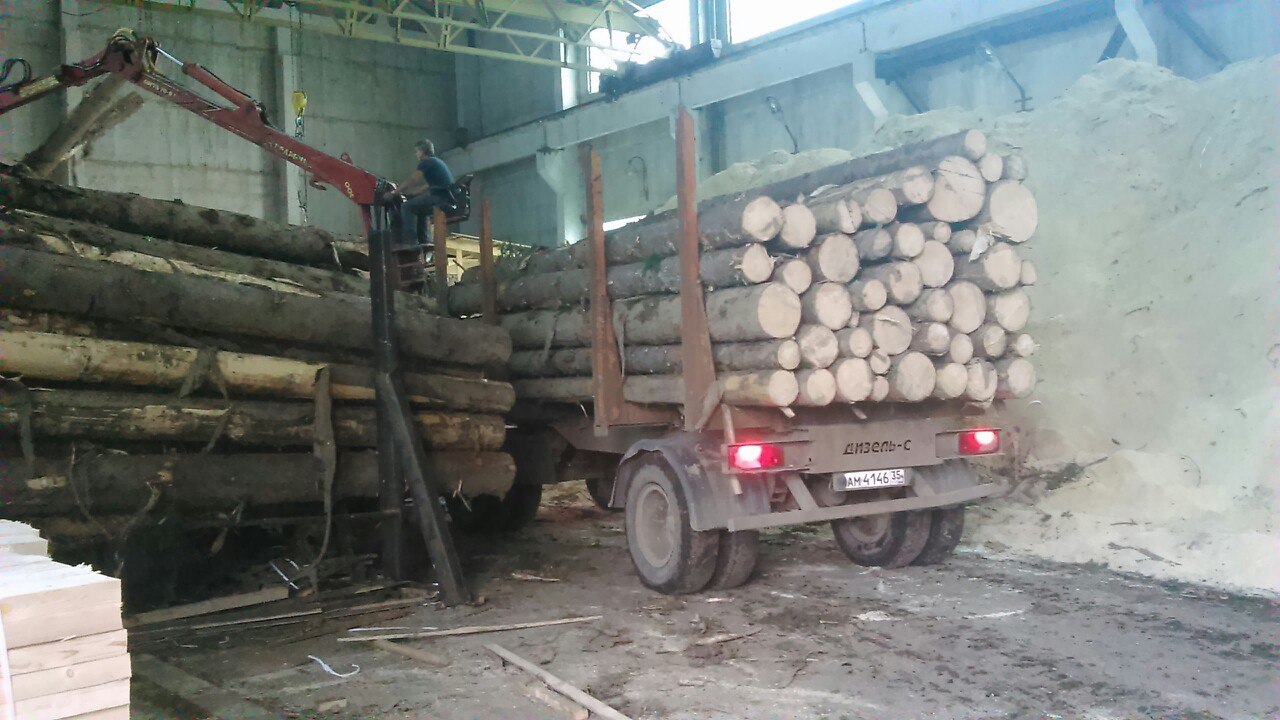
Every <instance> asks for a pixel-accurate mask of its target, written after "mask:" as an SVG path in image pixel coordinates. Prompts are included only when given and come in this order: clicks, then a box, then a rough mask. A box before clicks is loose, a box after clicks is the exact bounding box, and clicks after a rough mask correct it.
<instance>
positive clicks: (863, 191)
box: [449, 131, 1037, 592]
mask: <svg viewBox="0 0 1280 720" xmlns="http://www.w3.org/2000/svg"><path fill="white" fill-rule="evenodd" d="M683 162H684V161H682V163H683ZM588 176H589V177H590V167H589V166H588ZM1025 177H1026V163H1025V162H1024V161H1023V159H1022V158H1021V157H1020V156H1018V155H1016V154H1015V155H1008V156H1001V155H997V154H994V153H991V152H989V151H988V149H987V142H986V138H985V136H984V135H983V134H982V133H981V132H978V131H968V132H962V133H958V134H955V135H951V136H947V137H944V138H940V139H937V140H934V141H930V142H926V143H921V144H917V145H911V146H907V147H903V148H900V149H897V150H893V151H889V152H885V153H880V154H877V155H872V156H868V157H864V158H859V159H855V160H852V161H850V162H847V163H842V164H839V165H834V166H831V167H828V168H824V169H821V170H817V171H813V172H810V173H808V174H806V175H801V176H798V177H794V178H790V179H788V180H784V181H781V182H777V183H774V184H772V185H767V186H764V187H760V188H756V189H753V190H749V191H745V192H741V193H738V194H735V195H729V196H722V197H717V198H711V199H707V200H704V201H703V202H702V203H701V204H698V205H697V206H696V216H694V214H693V213H692V212H689V211H691V210H692V208H693V202H694V201H693V200H692V197H693V195H692V191H691V190H689V189H688V188H682V193H681V198H680V200H681V207H680V208H679V209H677V210H674V211H671V212H666V213H659V214H655V215H652V216H649V217H647V218H645V219H643V220H640V221H638V222H636V223H633V224H631V225H627V226H625V227H623V228H620V229H617V230H614V231H612V232H610V233H608V234H603V233H598V235H599V237H598V238H597V239H596V241H595V242H592V241H591V238H589V239H588V240H585V241H582V242H579V243H575V244H572V245H568V246H565V247H559V248H554V249H549V250H544V251H540V252H537V253H535V254H533V255H532V256H530V257H528V258H527V259H526V260H524V261H522V263H521V265H520V266H519V267H518V268H517V269H515V270H514V271H512V270H511V269H510V268H509V269H508V271H507V272H505V273H503V277H502V279H501V280H500V281H498V288H497V308H498V312H499V313H500V314H501V316H500V318H499V319H498V322H499V324H500V325H501V326H502V327H503V328H505V329H506V330H507V331H508V332H509V333H510V334H511V338H512V342H513V346H514V352H513V353H512V356H511V362H510V373H511V376H512V378H513V380H512V382H513V385H514V386H515V389H516V394H517V397H518V400H519V403H518V406H517V414H516V416H515V417H516V418H517V420H524V421H525V422H524V423H518V429H517V431H516V433H515V435H514V437H513V439H514V440H516V441H517V442H516V443H514V445H515V446H520V445H521V442H519V441H520V440H521V439H522V438H523V439H524V443H523V445H524V449H523V450H516V451H515V454H516V457H517V461H518V463H520V464H521V465H522V469H523V466H524V465H527V466H528V467H529V468H531V469H536V470H537V472H539V473H541V475H540V478H541V479H540V480H539V481H543V482H546V481H555V480H562V479H570V478H571V477H580V476H586V477H588V479H589V481H590V485H591V487H592V488H593V491H594V494H595V496H596V498H597V500H598V502H600V503H601V504H603V505H606V506H611V507H615V508H623V507H625V508H626V509H627V513H628V514H627V524H628V537H629V538H630V540H631V543H630V544H631V551H632V556H633V560H634V561H635V563H636V566H637V569H638V570H639V572H640V575H641V577H642V579H644V581H645V582H646V583H647V584H649V585H651V586H653V587H655V588H657V589H660V590H664V591H669V592H689V591H696V590H701V589H703V588H705V587H726V586H730V585H733V584H737V583H740V582H742V581H744V580H745V579H746V577H747V576H748V575H749V574H750V570H751V567H752V566H754V558H755V543H756V540H757V539H756V533H755V531H756V530H757V529H758V528H761V527H768V526H773V525H780V524H788V523H792V522H814V521H821V520H831V521H834V524H835V527H836V536H837V539H838V540H839V541H840V544H841V547H842V548H844V550H845V551H846V553H847V554H849V556H850V557H851V558H852V559H854V560H855V561H857V562H861V563H865V564H870V565H889V566H893V565H902V564H907V563H910V562H931V561H936V560H938V559H940V558H941V557H943V556H945V555H946V554H947V553H949V552H950V550H951V549H952V548H954V546H955V543H956V542H958V540H959V534H960V527H961V526H962V522H963V509H962V508H961V506H960V504H961V503H963V502H968V501H970V500H974V499H977V498H978V497H982V496H984V495H987V494H990V492H992V491H993V490H994V487H993V486H991V485H988V484H981V483H979V482H978V481H977V480H975V479H974V477H973V474H972V473H971V472H969V470H968V466H967V463H965V462H964V461H962V460H959V459H958V458H963V457H966V456H971V455H987V454H993V453H996V452H999V451H1000V445H1001V439H1002V436H1003V434H1004V433H1003V430H1002V429H1001V427H1000V422H999V415H998V412H997V410H998V408H999V405H1000V402H1001V401H1002V400H1005V399H1009V398H1024V397H1027V396H1028V395H1030V394H1031V393H1032V391H1033V390H1034V387H1035V382H1036V373H1035V367H1034V365H1033V364H1032V360H1031V359H1030V358H1031V356H1032V354H1033V353H1034V351H1035V347H1036V344H1035V341H1034V340H1033V339H1032V338H1031V337H1030V336H1029V335H1027V334H1026V333H1025V332H1024V330H1025V327H1026V324H1027V320H1028V316H1029V313H1030V299H1029V297H1028V293H1027V290H1026V288H1027V286H1030V285H1032V284H1034V283H1035V280H1036V271H1035V267H1034V266H1033V265H1032V264H1031V262H1030V261H1029V260H1026V259H1024V258H1023V257H1021V254H1020V253H1019V248H1020V247H1021V246H1022V244H1023V243H1025V242H1026V241H1027V240H1028V239H1030V238H1031V236H1032V235H1033V234H1034V232H1035V228H1036V222H1037V209H1036V202H1035V198H1034V197H1033V196H1032V194H1031V192H1030V191H1029V190H1028V189H1027V188H1026V186H1025V185H1023V183H1022V181H1023V180H1024V179H1025ZM604 191H605V192H607V186H606V187H605V188H604ZM589 197H590V196H589ZM588 205H589V207H590V206H591V202H590V200H589V202H588ZM682 210H684V211H686V217H687V218H690V219H692V218H694V217H696V230H690V229H689V228H688V226H689V225H691V224H694V223H692V222H691V220H690V219H685V220H682V218H681V212H682ZM598 220H599V218H598V217H596V218H593V222H598ZM686 231H689V232H692V233H693V234H692V235H684V234H683V233H686ZM682 237H689V240H687V241H685V242H688V243H691V244H692V243H694V242H696V253H695V254H694V255H693V256H685V257H682V255H681V244H682ZM601 256H602V258H603V261H604V262H603V263H598V262H595V263H593V260H596V259H597V258H598V257H601ZM690 258H692V260H690ZM593 265H594V267H593ZM601 267H602V268H603V272H601ZM686 268H687V269H688V272H682V270H684V269H686ZM694 268H696V273H697V276H698V281H699V282H700V285H701V288H700V292H699V293H698V294H697V295H695V296H692V297H697V298H700V300H699V301H691V300H690V297H691V296H690V295H689V294H688V293H687V292H682V290H683V289H684V288H683V287H682V286H683V285H684V284H686V283H687V281H688V279H689V278H688V276H689V275H692V273H693V271H694ZM593 290H594V292H593ZM481 295H482V293H481V288H480V287H478V285H476V284H469V283H465V282H464V283H463V284H460V285H456V286H454V287H453V288H452V290H451V292H450V296H449V310H450V311H451V312H452V313H453V314H455V315H458V316H468V315H471V314H474V313H476V312H478V310H479V302H480V300H479V299H480V297H481ZM593 302H594V304H595V306H593ZM690 302H700V303H701V311H702V312H701V313H695V314H694V315H689V314H688V312H689V309H690V308H689V307H688V304H689V303H690ZM602 306H607V311H608V312H607V316H602V312H601V310H602ZM699 314H702V315H704V316H705V323H704V324H701V325H700V326H699V327H696V328H691V327H690V326H689V324H690V323H689V318H691V317H693V318H696V317H697V316H698V315H699ZM699 323H702V321H698V322H697V323H695V324H699ZM699 334H701V337H698V335H699ZM691 335H692V337H691ZM708 341H709V344H708ZM602 343H604V344H606V345H608V346H609V347H602V346H601V344H602ZM697 346H704V347H708V348H709V352H708V353H706V355H707V357H706V358H705V359H702V358H698V356H697V354H696V353H695V354H694V355H690V354H689V353H690V348H691V347H697ZM690 358H696V362H697V363H699V364H707V365H709V367H710V368H712V369H710V370H708V373H712V372H713V373H714V382H713V383H712V384H711V386H710V387H709V388H708V389H707V392H706V393H705V394H704V396H703V402H702V403H701V406H700V407H691V406H690V405H689V402H690V392H689V390H690V388H689V387H688V384H689V382H690V377H691V375H690V372H689V370H688V368H686V367H685V366H684V364H685V363H687V362H690ZM611 384H612V385H617V386H618V388H619V389H620V395H621V397H620V398H618V399H617V402H616V403H615V402H614V401H613V400H610V399H608V398H605V399H603V400H602V398H601V393H602V392H604V391H605V389H607V388H609V387H610V385H611ZM708 396H709V397H708ZM602 403H604V404H605V405H607V406H608V407H606V408H605V409H604V410H603V411H602ZM615 404H616V405H617V406H618V408H619V409H616V410H615V408H614V405H615ZM584 410H590V411H592V412H591V413H590V415H586V414H584ZM548 424H549V426H550V428H551V430H545V429H539V428H538V427H536V426H538V425H548ZM530 472H533V470H531V471H530ZM524 474H527V473H522V475H524ZM663 518H666V519H663ZM700 547H701V549H699V548H700ZM717 548H718V549H717ZM717 557H719V561H717V560H716V558H717Z"/></svg>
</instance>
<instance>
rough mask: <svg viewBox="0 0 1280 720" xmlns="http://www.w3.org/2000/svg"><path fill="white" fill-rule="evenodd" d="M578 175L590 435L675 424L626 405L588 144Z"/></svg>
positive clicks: (594, 156) (654, 411)
mask: <svg viewBox="0 0 1280 720" xmlns="http://www.w3.org/2000/svg"><path fill="white" fill-rule="evenodd" d="M579 160H580V161H581V163H582V176H583V178H584V179H585V180H586V193H587V212H586V221H587V239H586V242H587V243H589V246H588V247H589V248H590V251H591V252H590V256H589V257H590V275H591V285H590V288H589V290H588V299H589V302H590V304H591V309H590V322H591V391H592V396H593V398H594V403H595V413H594V416H595V417H594V423H593V424H594V430H595V434H596V435H597V436H601V437H603V436H605V435H608V434H609V428H610V427H611V426H613V425H671V424H675V422H676V421H677V418H676V415H675V413H674V412H672V411H671V410H667V409H663V408H654V407H649V406H647V405H639V404H636V403H630V402H627V401H626V398H625V396H624V394H623V391H622V383H623V376H622V358H621V351H620V350H619V348H618V336H617V334H616V333H615V332H614V329H613V302H612V301H611V300H610V299H609V286H608V281H607V277H608V268H607V267H606V262H607V261H606V259H605V251H604V179H603V177H602V176H601V172H600V153H598V152H596V150H595V148H593V147H591V146H590V145H583V146H582V148H581V149H580V151H579Z"/></svg>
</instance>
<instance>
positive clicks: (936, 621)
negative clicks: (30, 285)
mask: <svg viewBox="0 0 1280 720" xmlns="http://www.w3.org/2000/svg"><path fill="white" fill-rule="evenodd" d="M765 540H766V544H765V546H764V550H763V553H762V558H761V565H760V568H759V570H758V573H757V577H756V578H755V579H754V580H753V581H752V582H751V583H750V584H748V585H747V586H746V587H744V588H741V589H738V590H734V591H730V592H722V593H713V594H703V595H697V596H689V597H683V598H672V597H666V596H662V595H658V594H655V593H653V592H650V591H648V590H646V589H644V588H643V587H642V586H641V585H640V584H639V582H638V581H637V580H636V578H635V576H634V574H633V572H632V568H631V563H630V560H629V558H628V556H627V551H626V544H625V539H624V536H623V530H622V521H621V517H620V516H619V515H615V514H610V513H605V512H603V511H600V510H597V509H596V508H594V507H593V506H591V505H590V504H589V500H587V499H586V496H585V493H581V492H578V491H577V490H576V488H575V489H571V488H568V487H565V488H564V489H562V490H559V491H558V492H554V493H552V497H549V498H547V500H546V501H544V506H543V509H542V513H541V515H540V516H539V519H538V521H537V522H536V523H535V524H534V525H533V526H532V527H531V528H530V529H529V530H527V531H526V532H525V533H523V534H521V535H520V536H517V537H514V538H505V539H502V540H494V539H488V540H485V541H483V542H479V541H471V542H468V543H466V544H465V546H464V547H463V552H464V554H465V555H466V556H467V557H468V558H469V560H468V562H469V565H470V572H471V576H472V577H473V578H474V584H475V587H476V589H477V590H478V592H480V593H482V594H483V595H484V598H485V602H484V604H483V605H480V606H478V607H462V608H454V609H441V608H439V607H438V606H427V607H423V608H422V609H420V610H417V611H415V612H414V613H412V614H410V615H407V616H405V617H400V618H397V619H393V620H388V621H380V622H378V623H376V624H377V625H378V626H383V627H413V628H422V627H426V628H442V629H443V628H452V627H457V626H462V625H489V624H501V623H511V622H525V621H536V620H546V619H553V618H559V617H568V616H580V615H597V614H598V615H603V619H601V620H599V621H594V622H589V623H583V624H577V625H567V626H561V627H552V628H540V629H532V630H525V631H518V632H503V633H495V634H488V635H475V636H468V637H458V638H446V639H439V640H431V641H416V642H410V643H407V644H409V645H411V646H413V647H420V648H424V649H430V650H432V651H433V652H436V653H439V654H444V655H448V656H449V657H450V658H452V665H450V666H449V667H447V668H445V669H436V668H432V667H428V666H425V665H422V664H420V663H417V662H415V661H413V660H410V659H407V658H404V657H401V656H399V655H394V654H390V653H387V652H385V651H379V650H376V649H373V648H371V647H369V646H368V645H366V644H363V643H338V642H336V639H337V637H339V636H344V635H351V634H359V633H348V632H339V633H336V634H330V635H327V636H323V637H313V638H310V639H305V640H293V641H291V640H290V639H289V638H288V636H282V635H279V634H277V635H253V634H248V633H240V634H229V635H226V636H223V637H213V638H210V639H206V640H203V641H194V643H192V642H184V643H182V644H184V645H189V644H194V645H196V646H197V647H178V646H177V645H176V644H174V645H172V646H171V647H170V648H163V647H161V648H158V649H156V650H155V651H153V654H156V655H159V656H161V657H162V658H163V659H165V660H167V661H169V662H171V663H173V664H175V665H178V666H180V667H182V668H183V669H185V670H186V671H187V672H189V673H191V674H192V675H196V676H199V677H200V678H203V679H205V680H208V681H210V682H212V683H214V684H216V685H218V686H221V687H222V688H224V689H227V690H230V691H233V692H234V693H236V694H238V695H240V696H242V697H247V698H249V699H251V700H253V701H255V702H257V703H259V704H261V705H263V706H265V707H267V708H270V709H271V710H272V711H273V713H280V714H282V715H283V716H286V717H307V718H381V717H388V718H442V719H448V720H473V719H476V720H478V719H485V720H494V719H508V718H511V719H514V718H520V719H522V720H524V719H528V720H538V719H542V718H557V717H565V716H564V715H556V714H554V713H552V712H550V711H549V710H548V708H547V707H546V706H545V705H542V704H540V703H538V702H537V701H535V700H533V699H530V698H529V697H528V696H527V695H526V694H525V692H524V690H523V688H524V686H525V685H526V684H527V682H528V677H527V676H525V675H524V674H523V673H520V672H519V671H517V670H515V669H512V668H505V669H504V667H503V666H502V663H501V662H500V661H499V659H498V658H497V657H495V656H494V655H492V654H490V653H489V652H487V651H486V650H485V647H484V646H485V644H486V643H497V644H500V645H502V646H504V647H506V648H508V649H510V650H512V651H514V652H515V653H517V654H519V655H522V656H524V657H526V658H528V659H530V660H532V661H534V662H536V663H538V664H540V665H541V666H542V667H544V668H545V669H547V670H548V671H550V672H552V673H554V674H556V675H558V676H560V677H562V678H564V679H566V680H568V681H570V682H572V683H573V684H575V685H577V686H578V687H580V688H582V689H585V690H587V691H589V692H590V693H591V694H593V695H594V696H596V697H597V698H600V699H602V700H604V701H606V702H608V703H610V704H611V705H613V706H614V707H616V708H618V709H619V710H621V711H622V712H624V713H626V714H628V715H630V716H632V717H634V718H670V719H671V720H693V719H694V718H707V719H712V718H716V719H723V718H750V719H751V720H764V719H766V718H768V719H774V718H777V719H784V718H785V719H794V718H831V719H832V720H836V719H837V718H850V719H852V718H859V719H863V718H865V719H867V720H872V719H877V720H878V719H883V720H903V719H905V718H1009V719H1013V718H1017V719H1019V720H1022V719H1029V718H1046V719H1048V718H1071V719H1075V718H1089V719H1095V720H1103V719H1106V718H1149V717H1150V718H1169V719H1172V718H1181V719H1186V720H1190V719H1192V718H1195V719H1197V720H1209V719H1216V718H1274V717H1280V693H1278V689H1280V685H1277V661H1278V660H1280V645H1278V644H1277V639H1278V638H1277V634H1276V628H1277V625H1276V612H1277V605H1276V603H1275V602H1273V601H1269V600H1264V599H1258V598H1242V597H1235V596H1229V595H1225V594H1222V593H1221V592H1218V591H1208V590H1203V589H1199V588H1195V587H1189V586H1182V585H1174V584H1168V583H1157V582H1153V581H1151V580H1147V579H1142V578H1137V577H1135V576H1127V575H1120V574H1116V573H1114V572H1111V571H1108V570H1105V569H1102V568H1098V567H1087V566H1063V565H1049V564H1042V563H1029V562H1018V561H1013V560H1007V559H1006V560H995V559H990V558H988V557H985V556H982V555H979V554H977V553H975V552H973V551H968V552H966V548H965V547H964V546H962V547H961V552H960V554H959V555H958V556H957V557H956V558H955V559H953V560H952V561H951V562H949V563H948V564H945V565H943V566H939V567H933V568H910V569H906V570H895V571H881V570H878V569H877V570H872V569H866V568H860V567H856V566H854V565H851V564H850V563H848V562H847V561H846V560H845V558H844V557H843V555H841V554H840V552H839V551H838V550H837V549H836V548H835V546H834V543H833V542H832V540H831V534H830V531H829V530H828V529H827V528H826V527H825V526H823V527H815V528H809V527H803V528H794V529H788V530H784V531H780V532H773V533H770V534H768V535H767V536H766V538H765ZM513 573H524V574H529V575H536V576H540V577H543V578H553V579H556V580H558V582H539V581H533V580H519V579H514V578H513V577H512V574H513ZM255 632H261V631H255ZM727 633H737V634H743V635H745V636H746V637H742V638H740V639H736V640H730V641H727V642H720V643H715V644H710V645H703V646H699V645H697V644H696V643H697V641H698V640H701V639H707V638H712V637H714V636H717V635H723V634H727ZM309 655H313V656H315V657H317V658H321V659H323V660H324V661H325V662H327V663H328V664H329V665H331V666H332V667H333V669H334V670H335V671H337V672H341V673H347V672H352V671H353V666H355V665H358V666H359V672H358V673H356V674H354V675H351V676H350V677H347V678H339V677H335V676H333V675H330V674H327V673H326V672H325V671H324V670H323V669H322V668H321V667H320V666H319V665H318V664H317V663H316V662H315V661H313V660H311V659H308V656H309ZM329 701H338V704H339V705H342V704H343V702H342V701H345V707H343V708H342V709H340V710H338V711H336V712H318V711H317V709H318V708H320V707H321V704H322V703H325V702H329ZM159 707H170V708H172V707H174V705H173V699H172V698H171V697H169V696H168V695H167V694H166V693H164V692H162V691H159V690H157V688H155V687H154V686H152V685H150V684H149V683H148V682H147V681H146V680H145V678H135V709H134V717H135V718H142V717H146V718H155V717H177V716H179V715H181V716H183V717H187V716H188V715H187V714H184V713H179V712H175V711H172V710H170V711H160V710H157V708H159ZM226 716H227V717H233V715H232V714H227V715H226Z"/></svg>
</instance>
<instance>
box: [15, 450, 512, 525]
mask: <svg viewBox="0 0 1280 720" xmlns="http://www.w3.org/2000/svg"><path fill="white" fill-rule="evenodd" d="M427 457H428V460H429V461H430V463H431V467H432V471H433V472H431V473H430V474H429V475H428V476H427V481H428V482H430V483H432V484H433V485H435V487H436V490H437V491H438V492H439V493H441V494H442V495H453V494H455V493H458V492H459V491H461V494H462V495H464V496H468V497H474V496H478V495H496V496H498V497H502V496H504V495H506V493H507V491H508V490H509V489H510V488H511V484H512V482H513V480H514V479H515V472H516V468H515V463H514V462H512V460H511V456H510V455H507V454H506V453H501V452H482V453H472V452H435V453H430V454H429V455H428V456H427ZM71 466H72V463H71V459H70V457H69V456H66V455H63V456H58V457H41V458H39V459H38V460H37V461H36V471H35V476H34V477H31V476H26V475H23V476H14V475H11V476H10V477H8V478H7V479H8V481H9V482H8V483H7V484H6V486H5V503H4V506H3V508H0V515H3V516H4V517H8V518H14V519H21V518H28V517H32V518H34V517H47V516H51V515H69V514H76V513H79V512H81V510H84V511H87V512H90V513H92V514H94V515H101V514H109V513H119V512H125V513H129V514H133V513H136V512H137V511H138V509H139V508H142V507H145V506H147V505H148V503H149V502H151V497H152V493H153V490H158V491H159V492H160V493H161V497H162V499H163V500H164V501H165V502H166V503H169V504H170V505H171V506H172V507H174V508H176V509H178V510H179V511H190V510H232V509H234V508H235V507H236V506H237V505H239V504H240V503H241V502H242V501H243V502H247V503H250V504H255V505H277V504H286V503H320V502H323V501H324V498H323V494H322V492H321V491H320V489H319V487H318V485H317V480H318V478H319V477H320V474H321V467H320V461H319V460H318V459H317V458H316V457H315V456H314V455H312V454H310V453H246V454H236V455H217V454H189V455H173V454H164V455H120V454H114V453H111V454H105V453H104V454H85V453H80V454H79V455H78V456H77V457H76V459H75V464H74V474H75V478H74V483H75V485H76V486H77V487H79V488H81V489H80V490H79V491H78V492H79V494H80V495H81V497H80V499H79V502H77V499H76V494H75V493H73V492H72V491H71V483H72V482H73V480H72V479H70V478H68V477H67V468H68V467H71ZM15 472H17V470H16V468H15ZM264 478H269V479H270V482H263V479H264ZM378 484H379V483H378V458H377V453H376V452H374V451H371V450H361V451H349V452H341V453H339V454H338V463H337V471H336V473H335V477H334V484H333V498H334V499H335V500H343V499H349V498H376V497H377V496H378ZM82 505H83V507H82Z"/></svg>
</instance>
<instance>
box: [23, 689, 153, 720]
mask: <svg viewBox="0 0 1280 720" xmlns="http://www.w3.org/2000/svg"><path fill="white" fill-rule="evenodd" d="M128 703H129V681H128V680H116V681H114V682H109V683H105V684H102V685H95V686H94V687H88V688H81V689H79V690H70V691H68V692H62V693H58V694H56V695H45V696H44V697H38V698H32V699H30V700H19V701H17V702H16V703H14V709H15V710H16V711H17V716H18V717H19V718H20V719H21V720H64V718H70V717H75V716H76V715H83V714H85V713H91V712H94V711H96V710H102V709H104V708H115V707H119V706H121V705H127V704H128Z"/></svg>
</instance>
